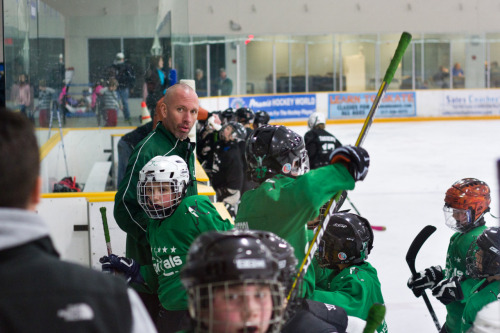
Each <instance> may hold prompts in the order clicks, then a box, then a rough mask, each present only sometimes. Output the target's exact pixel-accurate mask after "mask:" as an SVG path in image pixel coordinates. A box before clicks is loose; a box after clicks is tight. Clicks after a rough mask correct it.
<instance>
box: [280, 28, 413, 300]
mask: <svg viewBox="0 0 500 333" xmlns="http://www.w3.org/2000/svg"><path fill="white" fill-rule="evenodd" d="M410 42H411V35H410V34H409V33H407V32H403V34H402V35H401V38H400V39H399V44H398V47H397V48H396V51H395V52H394V57H393V58H392V60H391V63H390V65H389V68H387V71H386V73H385V76H384V80H383V81H382V84H381V85H380V89H379V90H378V93H377V96H375V100H374V101H373V105H372V107H371V109H370V112H368V115H367V116H366V119H365V123H364V124H363V128H362V129H361V133H359V136H358V140H357V141H356V146H358V147H359V146H361V144H362V143H363V140H364V139H365V136H366V134H367V133H368V130H369V129H370V126H371V124H372V122H373V116H374V115H375V111H376V110H377V107H378V104H379V103H380V100H381V99H382V96H383V95H384V93H385V91H386V90H387V87H388V86H389V84H390V83H391V81H392V78H393V77H394V73H395V72H396V69H397V68H398V65H399V63H400V62H401V59H402V58H403V55H404V53H405V50H406V48H407V47H408V45H409V44H410ZM336 196H337V195H335V196H334V198H335V197H336ZM346 197H347V191H342V194H341V195H340V198H339V201H338V202H337V205H336V206H335V207H333V205H332V203H333V199H332V200H330V203H329V205H328V208H327V209H326V212H325V218H324V219H323V221H321V222H320V224H319V225H318V227H317V229H316V232H315V233H314V237H313V239H312V240H311V244H310V245H309V248H308V249H307V252H306V255H305V257H304V260H303V261H302V264H301V265H300V268H299V271H298V273H297V278H296V279H295V281H294V282H293V285H292V287H291V289H290V292H289V293H288V296H287V300H288V301H290V299H291V298H292V295H294V294H295V293H297V289H298V288H297V284H298V282H299V281H301V280H302V277H303V276H304V274H305V272H307V268H308V267H309V265H310V264H311V262H312V259H313V257H314V253H315V252H316V249H317V248H318V246H319V243H320V241H321V238H322V237H323V234H324V232H325V229H326V227H327V226H328V223H329V222H330V217H331V216H332V215H333V214H335V213H336V212H338V211H339V209H340V207H341V206H342V204H343V203H344V201H345V198H346ZM288 303H289V304H290V303H291V302H288Z"/></svg>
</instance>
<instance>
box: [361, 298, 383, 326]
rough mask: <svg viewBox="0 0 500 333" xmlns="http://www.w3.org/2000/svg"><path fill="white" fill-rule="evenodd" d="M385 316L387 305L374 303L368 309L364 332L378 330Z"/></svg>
mask: <svg viewBox="0 0 500 333" xmlns="http://www.w3.org/2000/svg"><path fill="white" fill-rule="evenodd" d="M384 318H385V305H384V304H380V303H374V304H373V305H372V306H371V307H370V310H369V311H368V316H367V317H366V325H365V329H364V330H363V333H374V332H375V331H376V330H377V327H379V326H380V325H381V324H382V322H383V321H384Z"/></svg>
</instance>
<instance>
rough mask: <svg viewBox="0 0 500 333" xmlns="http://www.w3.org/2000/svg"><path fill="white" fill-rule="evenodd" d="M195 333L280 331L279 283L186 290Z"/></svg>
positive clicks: (240, 283)
mask: <svg viewBox="0 0 500 333" xmlns="http://www.w3.org/2000/svg"><path fill="white" fill-rule="evenodd" d="M188 297H189V312H190V315H191V318H194V319H195V322H196V329H195V332H213V333H222V332H249V333H250V332H252V333H253V332H262V333H264V332H276V333H277V332H280V330H281V326H282V322H283V315H284V310H285V307H284V304H283V300H284V299H285V295H284V291H283V287H282V285H281V283H279V282H277V281H273V280H266V279H263V280H261V279H247V280H243V281H240V280H233V281H224V282H216V283H207V284H203V285H198V286H193V287H191V288H189V289H188Z"/></svg>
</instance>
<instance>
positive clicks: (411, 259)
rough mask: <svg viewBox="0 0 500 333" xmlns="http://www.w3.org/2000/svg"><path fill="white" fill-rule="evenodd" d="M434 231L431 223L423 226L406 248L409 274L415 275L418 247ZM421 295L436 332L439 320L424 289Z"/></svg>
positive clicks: (439, 326)
mask: <svg viewBox="0 0 500 333" xmlns="http://www.w3.org/2000/svg"><path fill="white" fill-rule="evenodd" d="M434 231H436V227H435V226H432V225H428V226H425V227H424V228H423V229H422V230H421V231H420V232H419V234H418V235H417V237H415V239H414V240H413V242H412V243H411V245H410V248H409V249H408V253H406V262H407V263H408V267H410V271H411V274H413V276H415V275H416V274H417V270H416V269H415V259H416V258H417V254H418V251H420V248H421V247H422V245H424V243H425V241H426V240H427V238H429V237H430V235H432V234H433V233H434ZM422 297H423V298H424V301H425V305H427V309H428V310H429V312H430V314H431V316H432V320H433V321H434V324H435V325H436V327H437V330H438V332H439V331H440V330H441V325H440V324H439V320H438V319H437V316H436V313H435V312H434V309H433V308H432V305H431V302H430V301H429V298H428V297H427V294H426V293H425V290H424V291H422Z"/></svg>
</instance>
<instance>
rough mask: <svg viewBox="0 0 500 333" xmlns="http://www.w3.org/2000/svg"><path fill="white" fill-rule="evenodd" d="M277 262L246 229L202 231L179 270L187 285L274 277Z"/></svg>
mask: <svg viewBox="0 0 500 333" xmlns="http://www.w3.org/2000/svg"><path fill="white" fill-rule="evenodd" d="M278 274H279V270H278V262H277V260H276V259H275V258H274V256H273V254H272V253H271V252H270V251H269V249H268V248H267V247H266V246H265V245H264V243H263V242H262V241H261V240H260V239H259V238H258V237H257V236H255V235H253V234H251V233H250V232H248V231H241V230H234V231H226V232H215V231H214V232H205V233H203V234H201V235H200V236H199V237H198V238H197V239H196V240H195V241H194V242H193V244H192V245H191V247H190V248H189V252H188V255H187V263H186V265H184V267H183V269H182V271H181V280H182V283H183V284H184V286H185V287H186V288H190V287H193V286H197V285H201V284H207V283H214V282H223V281H230V280H238V281H242V280H246V279H264V280H272V281H274V280H277V277H278Z"/></svg>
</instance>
